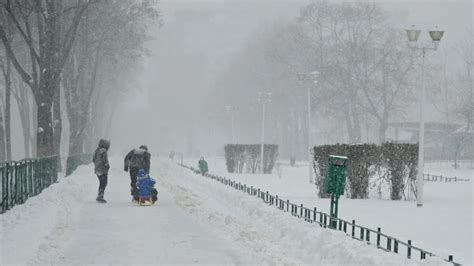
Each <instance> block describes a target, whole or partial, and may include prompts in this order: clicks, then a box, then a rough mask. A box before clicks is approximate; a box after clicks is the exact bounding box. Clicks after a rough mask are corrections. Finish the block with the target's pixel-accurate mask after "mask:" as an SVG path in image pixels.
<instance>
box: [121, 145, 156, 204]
mask: <svg viewBox="0 0 474 266" xmlns="http://www.w3.org/2000/svg"><path fill="white" fill-rule="evenodd" d="M150 157H151V155H150V153H149V152H148V147H147V146H146V145H141V146H140V147H139V148H138V149H133V150H131V151H130V152H129V153H127V155H126V156H125V160H124V171H125V172H127V171H128V172H129V173H130V193H131V194H132V196H133V197H134V198H137V197H138V189H137V175H138V170H140V169H144V170H145V172H146V173H147V174H149V173H150Z"/></svg>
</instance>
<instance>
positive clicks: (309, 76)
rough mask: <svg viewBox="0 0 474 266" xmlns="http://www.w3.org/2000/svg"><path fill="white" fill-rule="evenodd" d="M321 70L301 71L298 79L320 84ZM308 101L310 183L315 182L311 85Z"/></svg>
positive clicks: (308, 90)
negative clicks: (312, 151)
mask: <svg viewBox="0 0 474 266" xmlns="http://www.w3.org/2000/svg"><path fill="white" fill-rule="evenodd" d="M318 78H319V72H318V71H313V72H310V73H300V74H298V79H299V80H301V81H305V80H311V81H313V83H314V84H315V85H317V84H318ZM307 101H308V146H309V147H308V177H309V183H310V184H312V183H313V166H312V163H311V162H312V161H313V157H312V153H311V145H312V141H311V87H310V86H307Z"/></svg>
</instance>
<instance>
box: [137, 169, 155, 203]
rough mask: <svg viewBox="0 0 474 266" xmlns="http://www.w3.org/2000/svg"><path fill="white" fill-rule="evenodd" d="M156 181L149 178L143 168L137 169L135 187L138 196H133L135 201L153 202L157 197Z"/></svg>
mask: <svg viewBox="0 0 474 266" xmlns="http://www.w3.org/2000/svg"><path fill="white" fill-rule="evenodd" d="M155 183H156V181H155V180H154V179H153V178H151V177H150V176H149V175H148V173H147V172H146V171H145V169H140V170H138V176H137V187H138V196H137V197H135V200H136V201H139V200H140V201H142V202H143V201H151V203H155V201H156V200H157V199H158V191H157V190H156V188H155Z"/></svg>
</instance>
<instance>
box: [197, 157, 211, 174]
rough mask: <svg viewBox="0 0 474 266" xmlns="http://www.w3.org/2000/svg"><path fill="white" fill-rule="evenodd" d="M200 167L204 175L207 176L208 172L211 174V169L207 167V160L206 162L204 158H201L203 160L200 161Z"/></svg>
mask: <svg viewBox="0 0 474 266" xmlns="http://www.w3.org/2000/svg"><path fill="white" fill-rule="evenodd" d="M198 166H199V171H200V172H201V174H202V175H204V174H207V172H209V168H208V166H207V162H206V160H204V157H201V159H200V160H199V161H198Z"/></svg>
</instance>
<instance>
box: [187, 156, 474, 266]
mask: <svg viewBox="0 0 474 266" xmlns="http://www.w3.org/2000/svg"><path fill="white" fill-rule="evenodd" d="M208 161H209V169H210V172H211V173H214V174H219V175H222V176H226V177H229V178H231V179H234V180H236V181H239V182H242V183H245V184H247V185H253V186H254V187H257V188H260V189H262V190H264V191H266V190H268V191H269V192H270V193H272V194H277V195H278V196H279V197H281V198H284V199H289V200H290V201H291V202H293V203H297V204H300V203H302V204H304V205H305V206H307V207H310V208H312V207H317V208H318V209H319V210H322V211H324V212H326V213H329V207H330V203H329V200H328V199H320V198H318V197H317V196H316V195H317V193H316V189H315V187H314V186H312V185H309V182H308V169H307V167H294V168H293V167H290V166H281V168H282V177H281V178H279V177H278V175H277V174H276V173H274V174H272V175H249V174H229V173H227V171H226V168H225V161H224V159H223V158H211V159H209V160H208ZM184 163H186V164H189V165H192V166H195V167H197V159H187V160H185V161H184ZM274 172H275V171H274ZM426 172H427V173H430V174H437V175H439V174H443V175H445V176H450V177H452V176H457V177H460V178H469V179H472V180H474V178H473V169H469V168H462V169H457V170H454V169H452V168H450V167H440V166H434V167H429V166H428V167H427V169H426ZM472 180H471V181H470V182H456V183H454V182H452V183H444V182H427V183H425V189H424V192H425V201H424V207H423V208H417V207H416V205H415V202H413V201H391V200H378V199H368V200H352V199H348V198H344V197H343V198H341V200H340V203H339V217H341V218H343V219H346V220H352V219H354V220H355V221H356V223H357V224H361V225H364V226H366V227H369V228H372V229H377V227H381V228H382V232H385V233H386V234H389V235H392V236H394V237H397V238H399V239H402V240H409V239H410V240H412V243H413V244H414V245H416V246H419V247H422V248H425V249H427V250H429V251H432V252H434V253H435V254H439V255H443V256H444V257H446V258H447V256H448V255H454V258H455V261H458V262H462V263H464V264H469V265H472V263H473V260H472V253H473V242H472V241H473V235H472V234H473V229H472V228H473V222H472V221H473V212H472V208H473V203H472V192H473V190H474V189H473V188H474V187H473V183H474V182H473V181H472Z"/></svg>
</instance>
